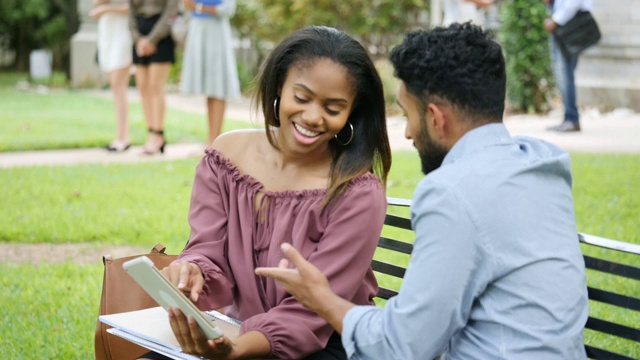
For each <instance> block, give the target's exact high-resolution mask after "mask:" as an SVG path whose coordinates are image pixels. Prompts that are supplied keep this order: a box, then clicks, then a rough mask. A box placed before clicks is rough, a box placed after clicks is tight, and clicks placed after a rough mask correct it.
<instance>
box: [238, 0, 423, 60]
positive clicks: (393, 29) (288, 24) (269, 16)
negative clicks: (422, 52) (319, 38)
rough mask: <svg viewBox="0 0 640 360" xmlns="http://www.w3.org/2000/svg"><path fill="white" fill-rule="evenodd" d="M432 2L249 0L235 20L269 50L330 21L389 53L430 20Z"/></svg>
mask: <svg viewBox="0 0 640 360" xmlns="http://www.w3.org/2000/svg"><path fill="white" fill-rule="evenodd" d="M427 10H428V2H427V1H420V0H375V1H371V0H350V1H343V0H246V1H239V2H238V11H237V12H236V16H235V17H234V19H233V23H234V25H235V27H236V28H237V29H238V31H239V32H240V34H241V35H242V36H244V37H247V38H250V39H252V41H253V42H254V46H256V48H257V49H258V50H259V51H261V52H264V51H268V50H269V49H270V48H271V47H272V46H273V44H275V43H278V42H279V41H280V40H282V39H283V38H285V37H286V36H288V35H289V34H290V33H292V32H293V31H295V30H297V29H300V28H302V27H305V26H309V25H326V26H331V27H335V28H337V29H340V30H343V31H345V32H347V33H348V34H349V35H351V36H353V37H354V38H356V39H357V40H359V41H360V42H361V43H362V44H363V45H364V46H365V47H366V48H367V49H368V50H369V51H370V52H371V54H372V55H373V56H374V57H376V56H384V55H386V53H387V51H388V49H389V47H391V46H393V45H394V44H395V43H397V42H398V41H399V40H400V39H401V36H402V33H403V32H404V31H406V30H408V29H410V28H413V27H416V26H424V25H426V23H425V22H426V20H425V19H426V18H427V16H426V13H427Z"/></svg>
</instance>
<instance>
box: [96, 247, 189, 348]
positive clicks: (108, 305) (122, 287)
mask: <svg viewBox="0 0 640 360" xmlns="http://www.w3.org/2000/svg"><path fill="white" fill-rule="evenodd" d="M164 251H165V247H164V246H163V245H162V244H158V245H156V246H154V247H153V249H151V253H150V254H141V255H136V256H127V257H123V258H119V259H112V258H111V255H105V256H103V257H102V262H103V263H104V279H103V280H102V298H101V299H100V315H108V314H116V313H121V312H126V311H133V310H140V309H147V308H151V307H155V306H158V303H157V302H155V300H153V299H152V298H151V297H150V296H149V295H147V293H146V292H145V291H144V290H143V289H142V288H141V287H140V285H138V284H137V283H136V282H135V280H133V278H132V277H131V276H129V274H127V272H126V271H125V270H124V269H123V268H122V264H123V263H124V262H126V261H128V260H131V259H135V258H137V257H139V256H142V255H146V256H147V257H148V258H149V259H151V261H153V263H154V264H155V266H156V267H157V268H158V269H162V268H164V267H166V266H168V265H169V264H170V263H171V262H172V261H174V260H176V259H177V258H178V255H167V254H165V253H164ZM109 327H110V326H108V325H106V324H104V323H102V322H100V320H98V323H97V324H96V334H95V349H96V359H97V360H111V359H117V360H119V359H137V358H138V357H140V356H141V355H143V354H145V353H147V352H148V351H149V350H147V349H145V348H143V347H140V346H138V345H135V344H133V343H131V342H129V341H127V340H124V339H122V338H119V337H117V336H115V335H111V334H109V333H108V332H107V329H108V328H109Z"/></svg>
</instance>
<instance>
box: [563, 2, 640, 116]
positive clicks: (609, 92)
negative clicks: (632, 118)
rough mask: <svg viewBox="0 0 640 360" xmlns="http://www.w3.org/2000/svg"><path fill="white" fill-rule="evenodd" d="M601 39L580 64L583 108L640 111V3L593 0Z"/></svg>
mask: <svg viewBox="0 0 640 360" xmlns="http://www.w3.org/2000/svg"><path fill="white" fill-rule="evenodd" d="M592 13H593V16H594V17H595V19H596V21H597V22H598V25H599V26H600V31H601V33H602V39H601V40H600V43H598V44H597V45H596V46H594V47H592V48H590V49H588V50H587V51H585V52H584V53H583V54H582V55H581V56H580V60H579V63H578V70H577V73H576V85H577V87H578V102H579V104H580V105H581V106H597V107H601V108H604V109H605V110H607V109H609V110H610V109H614V108H619V107H625V108H630V109H634V110H636V111H640V1H639V0H593V11H592Z"/></svg>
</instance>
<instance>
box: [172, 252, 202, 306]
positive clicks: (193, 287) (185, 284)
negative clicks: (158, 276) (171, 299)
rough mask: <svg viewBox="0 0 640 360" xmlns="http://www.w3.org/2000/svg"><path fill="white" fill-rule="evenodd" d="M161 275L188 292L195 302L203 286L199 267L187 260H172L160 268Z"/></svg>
mask: <svg viewBox="0 0 640 360" xmlns="http://www.w3.org/2000/svg"><path fill="white" fill-rule="evenodd" d="M162 275H164V277H165V278H167V279H168V280H169V281H171V283H172V284H174V285H175V286H177V287H178V289H180V290H182V291H185V292H187V291H188V292H189V295H190V296H189V297H190V298H191V301H193V302H197V301H198V298H199V297H200V293H202V288H203V287H204V276H203V275H202V270H200V267H199V266H198V265H196V264H194V263H190V262H187V261H179V260H177V261H174V262H172V263H171V265H169V266H167V267H165V268H164V269H162Z"/></svg>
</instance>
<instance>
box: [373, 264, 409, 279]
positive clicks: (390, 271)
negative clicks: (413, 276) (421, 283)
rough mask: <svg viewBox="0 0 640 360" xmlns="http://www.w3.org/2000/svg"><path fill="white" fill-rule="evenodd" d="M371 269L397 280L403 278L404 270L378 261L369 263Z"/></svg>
mask: <svg viewBox="0 0 640 360" xmlns="http://www.w3.org/2000/svg"><path fill="white" fill-rule="evenodd" d="M371 268H372V269H373V271H377V272H379V273H383V274H387V275H391V276H395V277H397V278H402V277H404V272H405V268H403V267H401V266H398V265H393V264H389V263H386V262H382V261H378V260H373V261H371Z"/></svg>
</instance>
